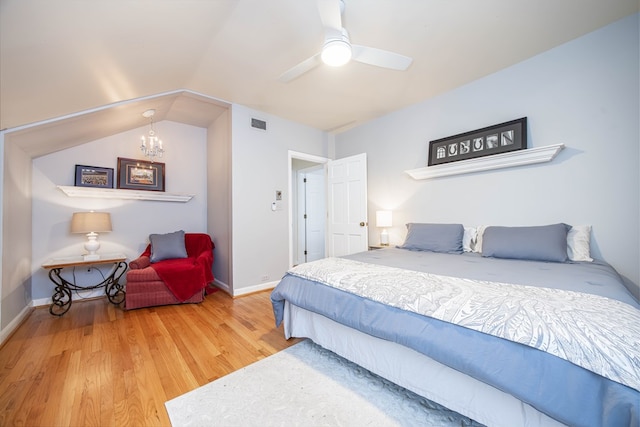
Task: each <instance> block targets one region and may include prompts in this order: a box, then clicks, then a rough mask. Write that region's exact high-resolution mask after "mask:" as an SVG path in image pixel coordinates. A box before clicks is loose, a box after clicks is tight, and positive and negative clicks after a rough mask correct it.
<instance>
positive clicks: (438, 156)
mask: <svg viewBox="0 0 640 427" xmlns="http://www.w3.org/2000/svg"><path fill="white" fill-rule="evenodd" d="M525 148H527V118H526V117H523V118H521V119H517V120H512V121H510V122H506V123H500V124H499V125H494V126H489V127H486V128H482V129H478V130H474V131H471V132H465V133H461V134H459V135H454V136H449V137H447V138H442V139H436V140H435V141H430V142H429V156H428V157H429V159H428V163H427V165H428V166H435V165H441V164H443V163H451V162H457V161H460V160H467V159H473V158H476V157H483V156H490V155H492V154H499V153H506V152H508V151H516V150H522V149H525Z"/></svg>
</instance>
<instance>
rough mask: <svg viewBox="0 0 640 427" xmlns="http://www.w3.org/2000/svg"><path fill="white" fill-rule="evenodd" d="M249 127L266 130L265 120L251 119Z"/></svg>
mask: <svg viewBox="0 0 640 427" xmlns="http://www.w3.org/2000/svg"><path fill="white" fill-rule="evenodd" d="M251 127H252V128H255V129H258V130H265V131H266V130H267V122H265V121H264V120H260V119H253V118H252V119H251Z"/></svg>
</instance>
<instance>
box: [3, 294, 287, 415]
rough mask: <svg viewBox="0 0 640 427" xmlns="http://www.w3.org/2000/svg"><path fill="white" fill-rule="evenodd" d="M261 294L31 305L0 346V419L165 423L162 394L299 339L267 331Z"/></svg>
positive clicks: (266, 303)
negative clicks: (135, 303)
mask: <svg viewBox="0 0 640 427" xmlns="http://www.w3.org/2000/svg"><path fill="white" fill-rule="evenodd" d="M269 295H270V291H265V292H260V293H256V294H252V295H247V296H244V297H240V298H236V299H233V298H231V297H230V296H229V295H227V294H226V293H225V292H222V291H219V292H215V293H213V294H211V295H208V296H207V297H206V298H205V301H204V302H203V303H202V304H185V305H177V306H165V307H155V308H142V309H138V310H131V311H123V310H121V309H120V308H118V307H115V306H113V305H112V304H109V303H108V302H107V300H106V299H97V300H89V301H82V302H79V301H74V302H73V305H72V307H71V309H70V310H69V312H68V313H67V314H65V315H64V316H63V317H60V318H57V317H53V316H51V315H50V314H49V311H48V308H44V307H43V308H37V309H35V310H34V312H33V313H32V314H31V315H30V316H29V317H28V318H27V320H26V321H25V322H24V323H23V324H22V325H21V326H20V327H19V328H18V330H17V331H16V332H15V333H14V334H13V336H11V337H10V338H9V339H8V340H7V342H6V343H5V344H4V346H3V347H2V348H0V425H1V426H47V427H48V426H83V427H84V426H169V425H170V422H169V418H168V416H167V412H166V410H165V407H164V403H165V402H166V401H167V400H170V399H173V398H174V397H176V396H179V395H181V394H183V393H186V392H188V391H190V390H193V389H194V388H197V387H199V386H201V385H204V384H206V383H209V382H211V381H213V380H215V379H217V378H220V377H221V376H224V375H226V374H228V373H230V372H232V371H235V370H237V369H239V368H242V367H243V366H246V365H249V364H251V363H253V362H255V361H257V360H260V359H263V358H265V357H267V356H270V355H272V354H274V353H276V352H278V351H280V350H283V349H285V348H287V347H289V346H291V345H293V344H295V343H296V342H298V340H289V341H286V340H285V339H284V335H283V332H282V326H281V327H280V328H276V327H275V324H274V319H273V313H272V311H271V303H270V300H269Z"/></svg>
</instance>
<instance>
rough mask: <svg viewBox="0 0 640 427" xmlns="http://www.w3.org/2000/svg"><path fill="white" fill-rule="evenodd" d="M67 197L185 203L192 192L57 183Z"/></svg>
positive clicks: (191, 195) (191, 196) (190, 197)
mask: <svg viewBox="0 0 640 427" xmlns="http://www.w3.org/2000/svg"><path fill="white" fill-rule="evenodd" d="M58 188H59V189H60V190H62V191H63V192H64V193H65V194H66V195H67V196H69V197H95V198H99V199H129V200H131V199H132V200H156V201H161V202H182V203H186V202H188V201H189V200H191V199H192V198H193V194H175V193H165V192H164V191H143V190H121V189H116V188H94V187H71V186H66V185H58Z"/></svg>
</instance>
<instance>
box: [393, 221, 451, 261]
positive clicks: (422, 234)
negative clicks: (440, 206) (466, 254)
mask: <svg viewBox="0 0 640 427" xmlns="http://www.w3.org/2000/svg"><path fill="white" fill-rule="evenodd" d="M463 235H464V227H463V226H462V224H420V223H409V224H407V237H406V239H405V241H404V244H403V245H402V246H398V247H399V248H401V249H409V250H412V251H430V252H444V253H450V254H461V253H462V236H463Z"/></svg>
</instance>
